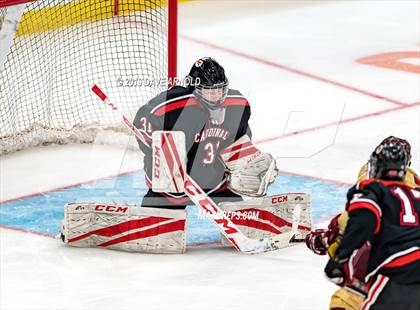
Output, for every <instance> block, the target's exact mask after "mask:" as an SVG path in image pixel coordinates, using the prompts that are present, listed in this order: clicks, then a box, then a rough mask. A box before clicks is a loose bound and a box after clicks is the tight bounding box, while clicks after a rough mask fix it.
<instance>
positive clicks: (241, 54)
mask: <svg viewBox="0 0 420 310" xmlns="http://www.w3.org/2000/svg"><path fill="white" fill-rule="evenodd" d="M180 37H181V38H183V39H185V40H188V41H190V42H194V43H197V44H201V45H204V46H207V47H211V48H213V49H217V50H220V51H223V52H226V53H229V54H232V55H235V56H239V57H243V58H246V59H249V60H253V61H255V62H258V63H261V64H264V65H267V66H271V67H275V68H277V69H281V70H284V71H288V72H291V73H295V74H298V75H301V76H304V77H307V78H310V79H314V80H318V81H320V82H324V83H328V84H331V85H334V86H337V87H340V88H344V89H347V90H350V91H353V92H356V93H359V94H363V95H366V96H369V97H373V98H376V99H379V100H383V101H386V102H390V103H393V104H396V105H398V106H404V105H406V104H407V103H404V102H401V101H398V100H395V99H392V98H387V97H385V96H382V95H379V94H375V93H373V92H370V91H367V90H363V89H360V88H357V87H353V86H350V85H346V84H343V83H340V82H337V81H333V80H330V79H327V78H324V77H321V76H319V75H315V74H313V73H309V72H305V71H302V70H298V69H294V68H291V67H288V66H285V65H282V64H279V63H276V62H274V61H270V60H267V59H264V58H261V57H257V56H253V55H250V54H246V53H244V52H240V51H238V50H234V49H230V48H227V47H223V46H219V45H216V44H214V43H210V42H206V41H203V40H200V39H197V38H193V37H190V36H186V35H180Z"/></svg>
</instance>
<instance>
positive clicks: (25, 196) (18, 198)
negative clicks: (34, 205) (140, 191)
mask: <svg viewBox="0 0 420 310" xmlns="http://www.w3.org/2000/svg"><path fill="white" fill-rule="evenodd" d="M138 171H140V169H137V170H132V171H127V172H122V173H118V174H114V175H109V176H106V177H101V178H97V179H92V180H87V181H82V182H78V183H74V184H70V185H65V186H60V187H55V188H52V189H48V190H45V191H42V192H34V193H31V194H28V195H23V196H19V197H15V198H10V199H6V200H3V201H0V206H1V205H2V204H5V203H9V202H13V201H17V200H22V199H26V198H31V197H34V196H40V195H43V194H47V193H51V192H57V191H61V190H63V189H69V188H72V187H77V186H81V185H85V184H89V183H93V182H96V181H99V180H106V179H111V178H115V177H119V176H122V175H127V174H131V173H134V172H138Z"/></svg>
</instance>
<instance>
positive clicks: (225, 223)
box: [92, 85, 300, 254]
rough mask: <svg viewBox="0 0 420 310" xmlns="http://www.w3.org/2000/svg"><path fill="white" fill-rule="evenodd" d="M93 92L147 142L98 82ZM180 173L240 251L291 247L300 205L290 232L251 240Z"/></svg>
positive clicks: (188, 191) (168, 136)
mask: <svg viewBox="0 0 420 310" xmlns="http://www.w3.org/2000/svg"><path fill="white" fill-rule="evenodd" d="M92 91H93V92H94V93H95V94H96V95H97V96H98V97H99V98H100V99H101V100H102V101H103V102H104V103H105V104H106V105H108V106H110V107H111V108H112V110H113V111H114V113H116V114H119V115H120V117H121V121H122V122H123V123H124V124H125V125H126V126H127V127H128V128H129V129H130V130H131V131H132V132H133V134H134V135H135V136H136V138H137V139H138V140H140V141H144V138H143V135H142V134H141V133H140V132H139V130H138V129H137V128H136V127H135V126H134V125H133V123H132V122H131V121H130V120H129V119H128V118H127V117H126V116H125V115H124V114H122V113H121V112H120V111H119V110H118V108H117V107H116V106H115V105H114V104H113V103H112V102H111V101H110V100H109V98H108V97H107V96H106V95H105V94H104V92H102V90H101V89H100V88H99V87H98V86H97V85H94V86H93V87H92ZM162 134H163V135H165V136H164V137H162V138H164V139H165V140H166V141H167V142H169V143H168V147H169V148H170V150H171V153H173V154H177V150H176V148H175V147H174V145H173V144H172V143H170V142H171V139H172V138H173V137H172V136H171V134H170V132H164V133H162ZM175 160H176V161H178V162H177V165H178V166H179V169H183V168H182V164H181V162H179V161H180V158H179V156H176V155H175ZM180 172H181V174H183V175H184V177H185V181H184V188H185V193H186V194H187V196H188V197H189V198H190V200H191V201H192V202H193V203H194V204H195V205H197V206H198V207H199V208H201V209H203V210H204V212H205V214H206V215H207V217H208V218H209V219H210V220H211V221H212V222H213V223H214V224H216V225H217V226H218V227H219V229H220V230H221V232H222V233H223V235H224V236H225V237H226V238H227V239H228V240H229V241H230V242H231V243H232V245H233V246H234V247H235V248H236V249H237V250H238V251H241V252H243V253H247V254H256V253H263V252H268V251H273V250H278V249H281V248H284V247H287V246H289V244H290V240H291V239H292V238H293V237H294V235H295V234H296V231H297V227H298V220H296V218H299V215H297V217H296V213H297V210H299V211H300V208H299V207H296V208H295V212H294V219H295V220H296V221H295V220H294V221H293V226H292V230H291V231H290V232H288V233H284V234H281V235H279V236H277V237H275V238H263V239H251V238H248V237H247V236H245V235H244V234H243V233H242V232H241V231H240V230H239V229H238V227H237V226H236V225H235V224H234V223H233V222H232V221H231V220H230V219H229V217H227V216H226V215H225V213H224V212H223V211H222V210H221V209H220V208H219V206H218V205H217V204H216V203H215V202H214V201H213V200H212V199H211V198H210V197H209V196H208V195H207V194H206V193H205V192H204V191H203V190H202V189H201V187H200V186H199V185H198V184H197V183H196V182H195V181H194V180H193V179H192V178H191V177H190V176H189V175H188V174H187V173H186V171H180ZM299 214H300V212H299Z"/></svg>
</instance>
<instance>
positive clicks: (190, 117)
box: [62, 57, 311, 253]
mask: <svg viewBox="0 0 420 310" xmlns="http://www.w3.org/2000/svg"><path fill="white" fill-rule="evenodd" d="M187 81H188V83H187V85H186V86H174V87H172V88H170V89H169V90H167V91H164V92H163V93H161V94H159V95H158V96H156V97H155V98H153V99H151V100H150V101H149V102H148V103H147V104H146V105H144V106H142V107H141V108H140V109H139V111H138V112H137V115H136V117H135V119H134V122H133V123H134V126H135V127H136V128H137V130H138V131H139V132H140V134H141V139H138V142H139V147H140V149H141V151H142V152H143V153H144V154H145V157H144V170H145V174H146V176H145V178H146V184H147V186H148V188H149V190H148V191H147V193H146V194H145V196H144V197H143V200H142V203H141V207H138V206H137V207H136V206H113V205H98V204H68V205H66V207H65V219H64V222H63V227H62V238H63V241H65V242H66V243H68V244H69V245H73V246H80V247H85V246H99V247H104V248H111V249H119V250H126V251H136V252H152V253H183V252H184V251H185V249H186V238H185V236H186V229H187V214H186V211H185V207H186V206H187V205H191V204H193V203H192V201H191V200H190V199H189V196H188V195H187V194H186V192H187V191H188V188H186V187H185V181H186V174H188V176H190V177H191V178H192V179H193V180H195V182H196V183H197V184H198V185H199V186H200V188H202V190H203V191H204V192H205V194H206V195H207V196H208V197H210V198H211V199H213V200H214V202H215V203H217V204H219V206H220V209H221V210H222V211H223V213H225V214H227V215H228V217H229V219H230V220H231V221H232V222H233V223H234V224H235V225H237V226H238V227H239V228H240V230H241V231H242V232H243V233H244V234H245V235H246V236H247V237H248V238H252V239H261V238H264V237H274V236H277V235H281V234H285V233H287V232H288V231H290V230H291V229H292V226H293V224H295V225H294V226H295V227H297V233H296V234H295V235H294V238H295V239H304V237H305V235H306V234H308V233H309V232H310V230H311V212H310V197H309V195H308V194H305V193H301V194H284V195H275V196H272V197H266V193H267V189H268V187H269V186H270V184H272V183H273V182H274V180H275V178H276V176H277V174H278V170H277V167H276V162H275V160H274V158H273V157H272V156H271V155H270V154H268V153H265V152H263V151H261V150H259V149H258V148H257V147H256V146H255V145H253V143H252V140H251V138H252V134H251V130H250V127H249V124H248V120H249V118H250V115H251V110H250V105H249V102H248V101H247V99H246V98H245V97H243V96H242V94H241V93H240V92H239V91H236V90H233V89H229V83H228V79H227V77H226V75H225V71H224V69H223V67H222V66H221V65H220V64H219V63H217V62H216V61H215V60H214V59H212V58H208V57H206V58H201V59H199V60H197V61H196V62H195V64H194V65H193V66H192V68H191V71H190V73H189V75H188V76H187ZM244 197H249V198H251V197H252V199H248V200H244ZM297 208H299V213H298V215H299V216H298V218H296V214H297V213H296V212H297ZM251 215H252V216H251ZM297 222H298V223H297Z"/></svg>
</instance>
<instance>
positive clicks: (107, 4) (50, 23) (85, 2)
mask: <svg viewBox="0 0 420 310" xmlns="http://www.w3.org/2000/svg"><path fill="white" fill-rule="evenodd" d="M187 1H192V0H178V2H187ZM166 5H167V0H154V1H153V2H151V1H150V0H118V12H119V14H118V15H124V14H129V13H133V12H138V11H146V10H152V9H156V8H158V7H161V6H166ZM113 16H114V0H79V1H73V2H71V3H66V4H59V5H56V6H53V7H47V8H41V9H35V10H31V11H27V12H25V13H24V14H23V16H22V18H21V20H20V23H19V26H18V29H17V31H16V36H22V35H31V34H34V33H40V32H46V31H51V30H55V29H58V28H61V27H65V26H70V25H75V24H80V23H86V22H94V21H98V20H103V19H107V18H111V17H113Z"/></svg>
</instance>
